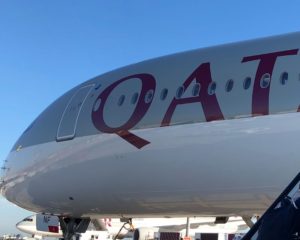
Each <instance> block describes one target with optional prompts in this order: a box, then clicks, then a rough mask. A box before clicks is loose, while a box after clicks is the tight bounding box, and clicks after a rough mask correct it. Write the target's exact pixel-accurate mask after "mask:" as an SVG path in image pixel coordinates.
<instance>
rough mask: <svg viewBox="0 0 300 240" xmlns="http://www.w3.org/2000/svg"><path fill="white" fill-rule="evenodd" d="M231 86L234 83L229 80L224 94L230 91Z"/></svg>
mask: <svg viewBox="0 0 300 240" xmlns="http://www.w3.org/2000/svg"><path fill="white" fill-rule="evenodd" d="M233 84H234V82H233V80H232V79H229V80H228V81H227V83H226V86H225V90H226V92H230V91H231V90H232V88H233Z"/></svg>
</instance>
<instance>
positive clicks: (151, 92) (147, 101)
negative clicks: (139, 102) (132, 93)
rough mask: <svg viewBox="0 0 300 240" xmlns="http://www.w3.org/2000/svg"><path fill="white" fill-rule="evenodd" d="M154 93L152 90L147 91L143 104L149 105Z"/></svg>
mask: <svg viewBox="0 0 300 240" xmlns="http://www.w3.org/2000/svg"><path fill="white" fill-rule="evenodd" d="M153 95H154V91H153V90H152V89H150V90H148V92H147V93H146V95H145V103H150V102H151V101H152V99H153Z"/></svg>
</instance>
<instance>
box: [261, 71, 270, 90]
mask: <svg viewBox="0 0 300 240" xmlns="http://www.w3.org/2000/svg"><path fill="white" fill-rule="evenodd" d="M270 82H271V75H270V73H266V74H264V75H263V76H262V77H261V79H260V87H261V88H267V87H269V85H270Z"/></svg>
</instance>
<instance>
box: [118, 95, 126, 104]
mask: <svg viewBox="0 0 300 240" xmlns="http://www.w3.org/2000/svg"><path fill="white" fill-rule="evenodd" d="M124 101H125V95H121V96H120V98H119V101H118V105H119V106H122V105H123V103H124Z"/></svg>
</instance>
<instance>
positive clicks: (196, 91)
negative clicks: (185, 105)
mask: <svg viewBox="0 0 300 240" xmlns="http://www.w3.org/2000/svg"><path fill="white" fill-rule="evenodd" d="M199 94H200V83H196V84H195V85H194V87H193V89H192V95H193V96H194V97H196V96H199Z"/></svg>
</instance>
